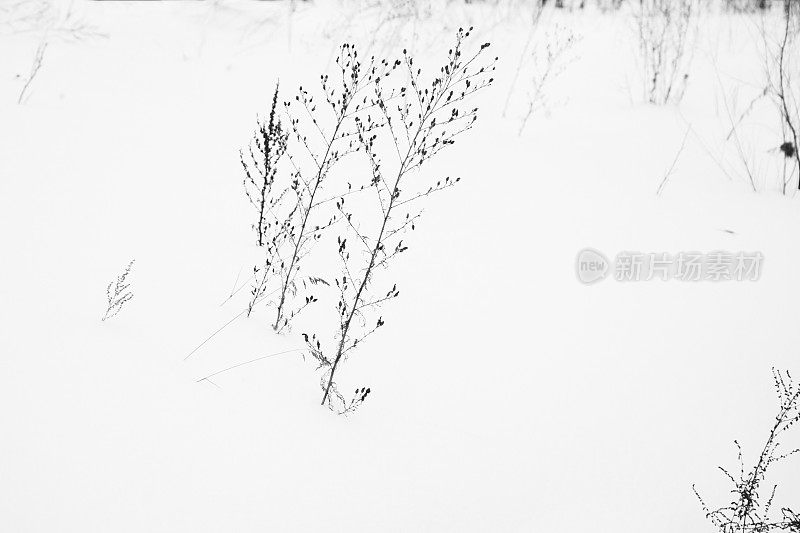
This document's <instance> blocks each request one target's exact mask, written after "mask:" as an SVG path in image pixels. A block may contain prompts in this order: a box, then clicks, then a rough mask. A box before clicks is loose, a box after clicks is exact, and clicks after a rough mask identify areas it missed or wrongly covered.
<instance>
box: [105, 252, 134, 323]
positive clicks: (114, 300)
mask: <svg viewBox="0 0 800 533" xmlns="http://www.w3.org/2000/svg"><path fill="white" fill-rule="evenodd" d="M134 261H135V259H134V260H132V261H131V262H130V263H128V266H126V267H125V270H124V271H123V272H122V274H120V275H119V276H117V279H116V280H115V281H112V282H111V283H109V284H108V287H106V300H107V302H108V305H107V307H106V313H105V315H103V318H102V321H103V322H105V321H106V320H108V319H109V318H112V317H114V316H116V315H117V314H118V313H119V312H120V311H122V308H123V306H124V305H125V304H126V303H128V302H130V301H131V300H132V299H133V293H132V292H130V291H129V290H128V289H130V286H131V285H130V283H128V276H129V275H130V273H131V269H132V268H133V263H134Z"/></svg>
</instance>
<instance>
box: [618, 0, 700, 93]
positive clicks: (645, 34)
mask: <svg viewBox="0 0 800 533" xmlns="http://www.w3.org/2000/svg"><path fill="white" fill-rule="evenodd" d="M634 18H635V21H636V31H637V36H638V41H639V59H640V62H641V64H640V69H641V75H642V82H643V87H644V93H645V98H646V100H647V101H648V102H650V103H653V104H659V105H662V104H667V103H669V102H675V103H677V102H680V100H681V99H682V98H683V93H684V92H685V90H686V84H687V82H688V79H689V67H690V65H691V60H692V52H693V50H692V46H693V44H694V39H695V37H696V29H697V21H696V18H697V3H696V0H641V1H640V2H639V3H638V5H637V6H635V7H634Z"/></svg>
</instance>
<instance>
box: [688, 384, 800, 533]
mask: <svg viewBox="0 0 800 533" xmlns="http://www.w3.org/2000/svg"><path fill="white" fill-rule="evenodd" d="M772 375H773V380H774V385H775V391H776V393H777V396H778V413H777V414H776V415H775V419H774V421H773V423H772V427H771V428H770V431H769V434H768V435H767V438H766V441H765V442H764V445H763V447H762V448H761V452H760V453H759V454H758V457H757V458H756V460H755V463H754V464H753V466H752V467H746V466H745V461H744V459H743V452H742V446H741V445H740V444H739V442H738V441H734V443H735V444H736V448H737V449H738V457H739V459H738V462H739V468H738V471H731V470H729V469H726V468H723V467H721V466H720V467H719V469H720V470H721V471H722V473H723V474H724V475H725V476H726V477H727V478H728V480H729V481H730V483H731V485H733V486H732V488H731V494H733V499H732V500H731V501H730V502H729V503H728V504H726V505H724V506H722V507H718V508H716V509H714V510H711V509H710V508H709V507H708V505H707V504H706V502H705V500H704V499H703V497H702V496H700V493H699V492H698V491H697V489H696V488H694V492H695V495H696V496H697V498H698V499H699V500H700V504H701V505H702V507H703V511H705V513H706V517H707V518H708V519H709V520H710V521H711V523H712V524H714V526H715V527H716V528H717V530H718V531H719V532H720V533H762V532H763V533H766V532H769V531H789V532H793V533H797V532H800V514H797V513H796V512H795V511H793V510H792V509H790V508H788V507H783V508H781V510H780V515H779V516H773V515H774V514H775V513H772V512H771V511H772V508H773V504H774V501H775V494H776V491H777V487H778V485H772V487H771V488H770V487H765V486H764V484H765V483H766V479H767V473H768V471H769V469H770V467H771V466H773V465H775V464H776V463H778V462H780V461H783V460H784V459H787V458H788V457H790V456H792V455H794V454H796V453H797V452H800V449H790V450H785V448H783V447H781V444H782V438H783V437H784V435H785V434H786V432H787V431H789V430H790V429H791V428H792V427H793V426H795V425H796V424H797V422H798V421H800V387H798V385H797V384H795V383H794V382H793V380H792V376H791V375H790V374H789V372H788V371H787V372H781V371H779V370H775V369H773V370H772Z"/></svg>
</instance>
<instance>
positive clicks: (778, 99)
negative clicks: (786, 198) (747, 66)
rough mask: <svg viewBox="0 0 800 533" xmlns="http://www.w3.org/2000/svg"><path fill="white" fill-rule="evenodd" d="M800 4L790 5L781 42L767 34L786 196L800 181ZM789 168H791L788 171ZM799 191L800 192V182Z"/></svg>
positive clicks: (769, 82) (769, 81)
mask: <svg viewBox="0 0 800 533" xmlns="http://www.w3.org/2000/svg"><path fill="white" fill-rule="evenodd" d="M799 30H800V2H797V1H795V2H791V3H788V2H787V4H786V13H785V17H784V22H783V25H782V28H781V34H780V37H779V39H778V40H777V41H776V42H774V41H770V39H769V38H768V37H767V33H766V32H764V43H765V46H764V49H765V56H766V68H765V70H766V73H767V91H768V94H769V95H770V97H771V98H772V100H773V102H774V104H775V107H776V109H777V110H778V115H779V116H780V123H781V131H782V133H783V139H782V141H781V144H780V146H779V150H780V151H781V153H782V154H783V156H784V166H783V179H782V187H783V192H784V193H785V192H786V188H787V186H788V184H789V183H790V182H792V181H794V179H795V176H798V177H800V155H798V153H797V149H798V146H800V144H798V141H800V107H798V102H800V85H798V80H797V77H798V76H799V75H800V58H798V56H799V55H800V46H799V44H800V39H798V38H799V37H800V31H799ZM787 167H788V168H787ZM797 188H798V189H800V178H798V184H797Z"/></svg>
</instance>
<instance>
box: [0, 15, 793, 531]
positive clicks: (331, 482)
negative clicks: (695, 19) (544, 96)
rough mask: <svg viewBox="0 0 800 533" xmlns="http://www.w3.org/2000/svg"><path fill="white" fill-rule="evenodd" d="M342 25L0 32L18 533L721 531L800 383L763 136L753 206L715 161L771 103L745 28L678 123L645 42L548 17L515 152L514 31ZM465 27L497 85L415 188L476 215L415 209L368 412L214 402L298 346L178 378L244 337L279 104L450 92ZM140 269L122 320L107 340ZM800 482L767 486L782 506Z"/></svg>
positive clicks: (294, 384) (4, 524) (280, 365)
mask: <svg viewBox="0 0 800 533" xmlns="http://www.w3.org/2000/svg"><path fill="white" fill-rule="evenodd" d="M356 4H357V2H344V1H342V2H341V3H340V2H329V3H326V2H317V4H310V3H298V4H297V6H296V10H295V11H294V12H290V11H289V9H288V3H284V2H275V3H273V2H263V3H261V2H254V3H248V4H245V3H236V2H202V3H201V2H196V3H162V2H152V3H148V2H141V3H140V2H131V3H123V2H92V3H75V4H74V6H73V9H74V14H73V15H72V16H73V17H76V19H75V20H80V21H83V22H85V24H86V25H87V26H86V28H88V29H87V30H85V31H86V32H87V33H88V34H87V35H84V36H83V38H82V39H75V38H74V37H75V36H74V35H72V34H71V33H70V32H68V31H63V29H59V28H60V27H61V26H59V20H60V19H59V18H58V17H56V18H55V20H54V21H49V22H48V21H44V22H43V23H42V24H38V25H37V24H34V25H22V26H21V27H20V26H11V25H7V26H4V27H3V29H2V31H0V244H2V249H1V250H0V253H1V254H2V255H0V257H1V259H0V280H2V282H0V531H8V532H56V531H59V532H60V531H65V532H67V531H69V532H72V531H75V532H81V533H86V532H95V531H96V532H109V531H112V532H128V531H129V532H137V533H138V532H144V531H146V532H148V533H155V532H184V531H185V532H192V533H200V532H223V531H224V532H233V531H236V532H251V531H252V532H255V531H261V532H263V531H542V532H588V531H600V532H612V531H613V532H631V533H638V532H653V533H657V532H664V533H667V532H670V533H672V532H677V531H696V532H703V531H712V529H713V528H712V527H711V526H710V525H709V524H708V523H707V522H706V520H705V518H704V516H703V513H702V511H701V509H700V506H699V504H698V502H697V500H696V498H695V496H694V494H693V493H692V489H691V487H692V484H693V483H697V484H698V487H699V488H700V489H701V490H702V491H703V493H704V495H705V496H706V497H707V499H708V500H711V501H712V502H715V503H723V502H726V501H727V500H728V498H729V494H728V492H727V490H728V487H727V486H726V485H725V483H724V482H725V480H724V479H723V478H722V476H721V475H720V473H719V471H717V470H716V465H718V464H724V465H735V461H736V450H735V448H734V446H733V439H736V438H738V439H739V440H740V442H742V444H743V445H744V448H745V452H746V453H749V454H750V457H753V454H757V453H758V451H760V446H761V445H762V444H763V439H764V438H765V434H766V432H767V431H768V429H769V425H770V424H771V422H772V418H773V414H774V410H775V408H774V407H775V401H774V397H773V391H772V388H771V375H770V368H771V367H772V366H776V367H779V368H785V369H789V370H797V371H799V372H800V367H798V364H797V361H798V359H797V353H798V352H797V347H798V346H800V327H798V320H800V319H799V318H798V317H800V276H798V274H797V272H796V271H795V268H796V265H797V264H798V260H800V239H798V238H797V232H798V231H800V204H799V203H798V199H797V198H796V195H795V194H794V193H793V192H792V189H793V188H796V187H790V188H789V191H788V194H786V195H784V194H781V192H780V191H779V190H778V189H777V187H776V186H775V185H774V183H776V180H777V179H778V178H777V176H775V175H774V173H772V172H773V168H772V166H770V165H773V166H774V165H776V164H777V163H776V162H778V163H779V162H780V161H781V160H780V157H781V154H780V153H779V152H778V153H776V152H775V150H771V151H770V149H771V148H774V147H776V146H778V145H780V143H781V142H782V137H781V135H780V130H779V123H776V122H774V121H773V120H772V118H771V117H770V116H769V115H768V111H769V106H768V105H766V106H760V107H759V108H758V111H757V113H763V115H755V116H754V117H751V118H750V119H749V120H751V121H752V123H754V124H755V125H754V126H752V128H753V130H752V132H750V134H749V135H748V136H747V138H746V140H745V141H744V142H747V143H750V144H748V145H747V146H748V148H749V149H750V150H752V157H753V158H754V159H755V160H757V161H759V162H761V163H760V164H761V165H762V166H761V167H760V168H762V169H763V170H762V174H761V175H762V177H763V180H764V183H763V184H760V186H759V187H758V188H759V190H758V192H753V191H752V188H751V187H750V185H749V183H748V182H747V181H746V180H745V179H744V178H743V176H744V175H743V174H742V171H741V169H740V168H738V165H739V159H738V156H737V153H736V151H735V150H734V149H733V147H732V146H731V143H730V142H729V141H728V142H726V141H725V137H726V135H727V132H728V130H729V129H730V122H729V116H728V113H727V112H726V110H725V105H724V104H725V102H726V101H731V100H732V99H733V97H732V96H731V95H732V92H733V91H735V90H737V88H740V90H741V92H742V95H741V97H740V99H741V102H740V108H743V107H745V106H746V105H747V103H748V102H749V98H748V97H747V94H749V93H747V94H745V93H746V91H747V90H749V91H751V92H752V91H754V90H755V91H756V93H757V91H758V90H759V88H760V87H763V80H762V75H763V69H762V64H761V60H760V58H759V57H758V54H757V52H756V47H755V46H754V45H753V42H754V41H757V40H758V38H759V37H758V35H757V34H758V30H757V27H758V22H757V17H756V16H751V15H730V14H718V13H715V12H705V13H704V14H703V15H702V17H703V20H702V23H701V30H702V31H701V34H700V36H699V38H698V41H697V44H696V47H695V52H694V61H693V64H692V75H691V77H690V80H689V85H688V90H687V93H686V96H685V98H684V99H683V101H682V102H681V104H680V105H679V106H676V105H668V106H660V107H659V106H653V105H649V104H645V103H643V102H642V98H641V86H640V83H641V82H640V80H639V79H638V78H637V76H636V74H637V70H636V60H635V47H636V42H635V38H634V33H633V29H632V21H631V18H630V14H629V12H628V11H627V10H622V11H620V12H617V13H608V14H602V13H599V12H596V11H595V10H588V11H587V12H577V11H576V12H572V13H570V12H557V11H555V10H553V11H546V12H545V14H544V15H543V16H542V19H541V20H540V22H539V30H537V32H538V33H537V34H536V39H539V38H540V37H541V36H543V35H545V34H546V29H547V28H555V27H556V25H562V26H564V27H567V28H569V29H570V30H571V31H572V32H574V33H575V34H576V35H577V36H579V37H580V38H579V39H578V41H577V43H576V44H575V46H574V47H573V48H572V49H571V50H570V51H569V55H570V57H571V61H569V62H568V64H566V67H565V69H564V71H563V74H561V75H560V76H558V77H557V78H555V80H554V81H553V82H552V84H550V85H549V86H548V89H547V90H548V91H549V94H550V106H549V109H548V110H547V111H543V112H541V113H537V114H535V115H534V116H533V117H532V118H531V119H530V120H529V121H528V123H527V126H526V127H525V129H524V130H523V133H522V135H518V130H519V126H520V115H521V114H522V113H523V111H522V110H521V107H520V103H521V102H524V95H525V91H526V90H527V87H526V83H527V82H526V78H525V71H524V69H523V71H522V72H523V74H522V75H521V76H520V77H518V78H517V79H516V81H515V82H513V84H512V80H513V79H514V76H515V72H516V71H517V66H518V65H519V61H520V54H521V53H522V51H523V49H524V46H525V43H526V40H527V39H528V35H529V31H530V30H529V24H528V23H527V22H526V21H527V20H528V18H527V17H528V16H529V13H528V11H526V9H525V8H524V7H520V6H514V5H512V3H507V4H506V3H500V7H495V6H492V5H487V4H482V3H473V4H469V5H462V4H461V3H459V2H451V3H448V4H447V5H446V6H438V5H434V7H432V8H431V9H430V10H429V11H423V12H420V13H417V14H415V15H414V16H402V17H396V18H389V17H387V16H386V9H383V8H381V9H378V8H359V7H358V6H357V5H356ZM421 4H424V2H421ZM9 5H10V3H9ZM54 5H55V8H56V9H61V12H62V14H63V12H64V10H65V9H66V5H67V3H66V2H65V3H64V5H61V4H58V3H56V4H54ZM774 16H778V13H777V11H776V12H775V14H774ZM62 19H63V17H62ZM62 22H63V20H62ZM470 24H474V25H475V26H476V29H475V31H476V33H477V35H478V40H477V41H476V42H482V41H491V42H492V50H493V53H495V54H497V55H498V56H499V57H500V64H499V66H498V70H497V74H496V78H497V83H496V84H495V86H493V87H492V88H490V89H489V90H487V91H486V92H484V93H483V94H482V95H481V96H479V97H478V100H479V105H480V106H481V109H482V113H481V117H480V119H479V120H478V122H477V124H476V127H475V129H474V130H473V131H471V132H469V133H468V134H466V135H465V136H464V137H463V139H461V140H460V141H459V142H458V143H456V145H455V146H453V147H452V149H451V150H449V152H446V153H444V154H443V155H442V156H441V157H440V158H439V159H438V160H437V161H435V162H433V163H432V164H431V166H430V167H429V168H428V169H427V172H429V173H436V172H439V173H441V174H442V175H452V176H461V178H462V183H460V184H459V186H458V187H455V188H453V189H452V190H449V191H447V192H446V193H442V194H441V195H438V196H436V197H435V198H433V199H432V201H431V202H430V204H429V205H428V208H427V210H426V214H425V217H424V219H423V221H422V223H421V227H420V231H418V232H415V233H414V234H413V235H412V236H411V238H410V239H409V244H410V245H411V249H410V251H409V253H408V254H406V255H404V257H403V258H402V260H400V261H399V262H398V263H397V265H396V270H395V274H396V278H397V280H398V282H399V286H400V287H401V288H402V296H401V297H400V298H399V299H398V300H397V301H395V302H392V303H391V304H390V305H389V306H387V308H386V310H385V312H384V316H386V317H387V323H388V324H387V327H386V328H383V329H381V331H380V332H379V334H376V336H375V337H373V338H371V339H370V340H369V341H368V342H366V343H365V344H364V345H363V346H362V347H361V348H360V350H359V352H358V353H357V354H355V355H354V356H353V357H352V359H351V360H350V361H348V364H347V366H345V367H343V370H342V374H341V376H340V380H341V382H342V383H343V385H344V386H343V388H345V389H347V388H348V387H349V388H353V387H355V386H360V385H363V384H368V385H369V386H370V387H371V390H372V394H371V395H370V397H369V399H368V400H367V401H366V402H365V404H364V406H363V407H362V408H361V409H360V410H358V411H357V412H356V413H355V414H354V415H353V416H349V417H340V416H336V415H334V414H333V413H331V412H330V411H328V410H327V409H324V408H322V407H320V405H319V400H320V390H319V383H318V380H319V377H318V374H315V373H314V367H313V365H312V363H311V361H308V360H307V361H304V360H303V359H302V358H301V357H300V356H299V354H298V353H296V352H292V353H288V354H285V355H281V356H276V357H273V358H268V359H264V360H261V361H258V362H256V363H253V364H249V365H246V366H242V367H240V368H238V369H236V370H232V371H229V372H225V373H223V374H221V375H219V376H218V377H217V378H216V379H215V380H214V383H215V384H216V385H217V386H214V385H213V384H211V383H209V382H205V381H201V382H199V383H198V382H197V380H198V379H201V378H202V377H204V376H206V375H208V374H210V373H212V372H216V371H218V370H221V369H224V368H226V367H229V366H231V365H235V364H237V363H240V362H243V361H248V360H251V359H254V358H257V357H260V356H263V355H268V354H272V353H276V352H281V351H283V350H291V349H296V348H302V346H303V344H302V342H300V339H298V338H297V336H296V334H289V335H286V336H281V337H279V336H276V335H275V334H274V333H273V332H272V330H271V329H270V327H269V325H268V320H269V317H268V316H267V314H266V313H264V314H258V313H256V314H255V315H254V316H252V317H250V318H245V317H240V318H239V319H236V320H234V321H232V322H231V323H230V325H228V326H227V327H225V328H224V329H223V330H222V331H220V332H219V333H218V334H217V335H215V336H214V337H213V338H212V339H211V340H209V341H208V342H207V343H205V344H204V345H203V346H202V347H201V348H200V349H199V350H197V351H195V352H194V353H192V354H191V357H189V358H188V359H187V355H189V354H190V353H191V352H192V350H194V349H195V348H196V347H197V346H198V345H199V344H200V343H201V342H203V341H204V340H205V339H207V338H208V337H209V336H210V335H211V334H212V333H214V332H215V331H216V330H218V329H219V328H220V327H221V326H223V325H225V324H226V323H228V322H229V321H230V320H231V319H232V318H234V317H235V316H237V315H238V314H239V313H240V312H241V310H242V309H243V308H244V306H245V305H246V296H244V291H242V293H240V294H238V295H237V296H235V297H234V298H232V299H229V298H228V297H229V295H230V292H231V287H232V286H235V284H236V281H237V278H238V279H239V280H240V281H241V279H242V274H241V273H242V272H244V273H247V272H249V270H250V269H251V268H252V266H253V265H254V264H256V263H257V261H258V250H256V249H254V246H253V235H252V232H251V230H250V224H251V223H252V212H251V211H250V210H249V207H248V205H247V203H246V199H245V196H244V194H243V189H242V178H243V176H242V172H241V165H240V163H239V160H238V151H239V149H240V148H241V147H243V146H245V145H246V144H247V142H248V141H249V137H250V135H251V132H252V129H253V126H254V124H255V117H256V114H257V113H258V114H263V113H265V112H266V110H267V106H268V103H269V98H270V96H271V94H272V93H271V91H272V89H273V87H274V83H275V82H276V81H277V80H278V78H280V81H281V86H282V87H285V88H287V90H289V89H293V88H295V87H296V86H297V85H298V84H303V85H306V86H309V87H310V86H313V85H314V84H315V83H316V80H317V79H318V76H319V74H320V73H322V72H325V71H326V70H328V69H330V68H331V66H332V64H333V58H334V54H335V50H336V47H337V46H338V45H339V44H341V42H342V41H344V40H351V41H353V42H355V43H357V44H358V45H359V46H361V47H362V49H364V50H366V52H365V53H378V54H391V55H392V56H393V55H395V54H396V53H397V52H398V50H400V49H402V48H403V47H408V48H409V49H410V50H415V51H416V52H417V53H418V56H419V57H420V60H421V61H423V62H425V63H426V64H429V65H435V64H438V63H439V62H440V61H441V58H443V57H444V54H445V53H446V50H447V47H448V46H449V43H450V41H451V39H452V35H453V34H454V32H455V30H456V29H457V28H458V27H459V26H461V25H464V26H468V25H470ZM48 28H49V29H48ZM43 40H46V41H47V43H48V45H47V48H46V52H45V55H44V60H43V63H42V66H41V69H40V71H39V72H38V74H37V76H36V77H35V78H34V80H33V81H32V83H31V85H30V88H29V90H28V94H27V96H26V98H25V99H24V101H23V103H22V104H18V103H17V99H18V97H19V93H20V91H21V89H22V86H23V84H24V80H25V78H26V77H27V76H28V74H29V72H30V69H31V62H32V60H33V58H34V56H35V53H36V50H37V47H38V46H39V45H40V43H41V42H42V41H43ZM509 94H511V97H510V98H508V95H509ZM507 98H508V100H509V104H508V105H506V100H507ZM726 99H727V100H726ZM523 107H524V106H523ZM504 109H505V113H504ZM746 131H747V130H743V135H745V134H746ZM687 132H688V133H687ZM684 136H686V137H685V138H686V143H685V146H684V148H683V149H682V150H681V145H682V140H683V139H684ZM676 154H679V156H678V157H677V160H676ZM673 161H676V162H675V166H674V169H673V172H672V173H671V175H670V177H669V178H668V180H667V182H666V184H665V185H664V187H663V190H662V191H661V193H660V194H658V195H657V194H656V191H657V190H658V188H659V186H660V184H661V182H662V180H663V178H664V176H665V174H666V173H667V171H668V170H669V168H670V167H671V165H672V163H673ZM770 180H772V181H770ZM585 247H592V248H595V249H598V250H600V251H602V252H604V253H605V254H606V255H608V256H609V257H613V256H614V255H616V254H617V253H618V252H622V251H626V250H628V251H630V250H635V251H641V252H670V253H677V252H680V251H701V252H710V251H713V250H728V251H731V252H738V251H746V252H751V251H760V252H761V253H762V254H763V256H764V258H765V259H764V264H763V271H762V273H761V278H760V279H759V280H758V281H755V282H724V283H712V282H696V283H681V282H677V281H670V282H660V281H647V282H645V281H642V282H638V283H634V282H631V283H621V282H618V281H615V280H613V279H607V280H605V281H603V282H601V283H598V284H596V285H592V286H586V285H583V284H581V283H579V282H578V280H577V278H576V273H575V257H576V254H577V253H578V251H579V250H581V249H582V248H585ZM134 258H135V260H136V262H135V265H134V268H133V271H132V274H131V278H130V280H131V287H132V290H133V293H134V299H133V300H132V301H131V302H130V303H129V304H127V305H126V306H125V307H124V309H123V310H122V311H121V312H120V313H119V315H117V316H116V317H114V318H113V319H111V320H108V321H105V322H101V320H100V318H101V317H102V315H103V312H104V310H105V304H106V302H105V288H106V285H107V284H108V282H109V281H112V280H113V279H114V278H115V276H117V275H118V274H119V273H120V271H121V270H122V269H123V268H124V266H125V265H126V264H127V263H128V262H129V261H130V260H131V259H134ZM223 302H224V304H223ZM221 304H223V305H221ZM351 383H352V384H353V387H351V386H350V384H351ZM794 442H795V444H796V443H797V439H795V441H794ZM799 465H800V462H797V461H795V462H787V463H785V465H784V466H782V467H781V468H782V469H779V470H776V478H775V480H776V481H780V482H781V483H782V486H781V490H780V492H779V493H778V496H777V499H776V502H777V503H776V505H786V504H791V503H792V502H793V501H795V502H796V501H797V499H798V496H800V484H799V483H798V480H800V475H798V474H800V466H799Z"/></svg>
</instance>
